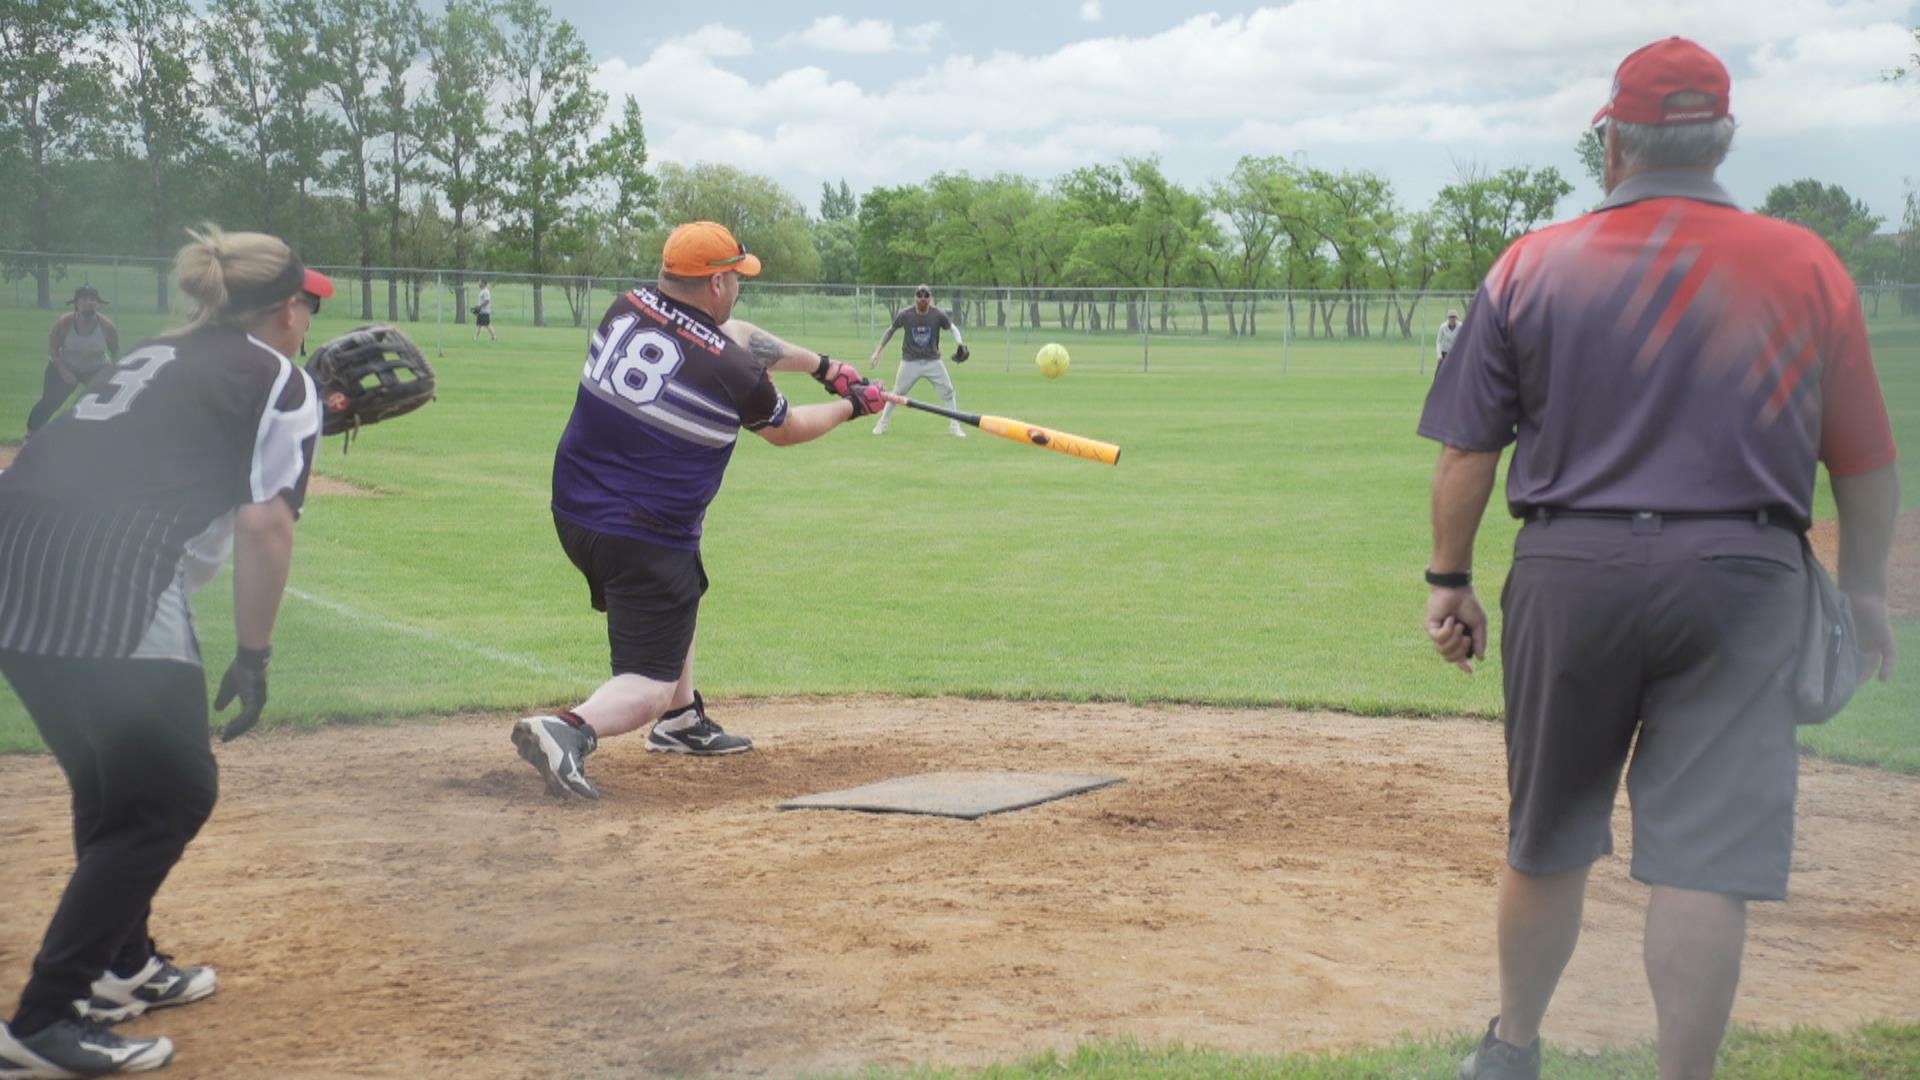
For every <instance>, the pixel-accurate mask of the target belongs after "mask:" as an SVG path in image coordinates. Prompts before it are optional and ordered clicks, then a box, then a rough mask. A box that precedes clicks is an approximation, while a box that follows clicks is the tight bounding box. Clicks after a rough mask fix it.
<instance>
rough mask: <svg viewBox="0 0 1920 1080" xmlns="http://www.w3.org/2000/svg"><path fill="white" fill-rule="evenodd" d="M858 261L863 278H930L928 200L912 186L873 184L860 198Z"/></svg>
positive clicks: (885, 279)
mask: <svg viewBox="0 0 1920 1080" xmlns="http://www.w3.org/2000/svg"><path fill="white" fill-rule="evenodd" d="M858 220H859V222H860V239H859V247H858V251H859V260H860V274H861V277H862V279H863V280H866V281H874V282H901V281H926V280H928V279H930V278H932V277H933V255H934V251H933V245H932V244H931V243H930V242H929V241H928V240H927V228H928V226H930V225H931V224H932V223H933V206H932V200H931V199H930V198H929V197H928V195H927V192H926V190H925V189H924V188H920V187H917V186H913V185H905V184H903V185H901V186H900V187H877V188H874V189H873V190H871V191H869V192H867V195H866V198H864V199H862V200H860V211H859V217H858Z"/></svg>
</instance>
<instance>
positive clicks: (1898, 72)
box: [1884, 26, 1920, 82]
mask: <svg viewBox="0 0 1920 1080" xmlns="http://www.w3.org/2000/svg"><path fill="white" fill-rule="evenodd" d="M1915 72H1920V26H1916V27H1914V28H1913V52H1912V53H1911V54H1910V55H1909V56H1908V57H1907V62H1906V63H1904V64H1902V65H1900V66H1899V67H1897V68H1894V69H1893V70H1891V71H1889V72H1887V73H1886V74H1885V76H1884V78H1885V79H1886V80H1887V81H1888V82H1899V81H1900V80H1901V79H1904V78H1906V77H1907V76H1909V75H1912V74H1914V73H1915Z"/></svg>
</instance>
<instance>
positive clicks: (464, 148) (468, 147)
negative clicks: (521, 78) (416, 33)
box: [420, 0, 506, 324]
mask: <svg viewBox="0 0 1920 1080" xmlns="http://www.w3.org/2000/svg"><path fill="white" fill-rule="evenodd" d="M425 45H426V51H427V70H428V72H429V73H430V74H431V75H432V76H433V87H432V89H431V90H430V91H428V93H427V97H426V100H425V101H424V102H422V103H421V108H420V131H421V145H422V149H423V150H424V151H425V152H426V155H427V157H428V159H430V160H431V161H432V163H433V175H432V177H431V178H432V180H433V181H434V182H435V183H437V184H438V186H439V188H440V190H441V192H442V193H443V194H444V195H445V196H446V200H447V208H448V209H450V210H452V211H453V222H452V226H451V229H450V232H451V234H452V235H451V238H450V239H451V241H452V248H453V268H454V269H455V270H456V271H462V270H466V269H467V268H468V267H470V266H472V265H473V263H472V258H473V237H472V221H471V220H470V219H471V218H474V217H477V216H478V215H480V214H481V213H484V212H485V211H486V209H487V208H488V207H489V206H490V205H491V204H492V203H493V201H494V199H495V198H496V195H497V191H496V189H495V187H494V185H493V183H492V180H491V177H490V176H489V174H488V173H487V171H486V169H485V168H484V165H485V161H486V158H485V150H486V148H487V145H488V142H489V140H491V139H492V137H493V136H494V134H495V128H494V126H493V121H492V119H491V118H490V116H489V113H488V108H487V102H488V100H489V97H490V95H491V94H492V93H493V91H494V89H495V88H496V87H497V86H498V85H499V83H500V78H501V67H502V63H503V59H502V52H503V51H504V49H505V48H506V43H505V42H504V41H503V40H501V38H500V35H499V33H498V32H497V31H496V30H495V29H494V26H493V17H492V13H491V11H490V9H489V8H487V7H486V6H485V3H484V0H482V2H478V3H476V2H473V0H449V2H448V4H447V10H446V13H445V14H444V15H442V16H441V17H440V18H439V19H438V20H437V21H434V22H432V23H431V24H429V25H428V27H427V31H426V34H425ZM453 293H454V304H453V320H454V322H455V323H456V324H464V323H465V322H466V321H467V279H466V275H464V274H461V273H456V274H455V275H454V279H453Z"/></svg>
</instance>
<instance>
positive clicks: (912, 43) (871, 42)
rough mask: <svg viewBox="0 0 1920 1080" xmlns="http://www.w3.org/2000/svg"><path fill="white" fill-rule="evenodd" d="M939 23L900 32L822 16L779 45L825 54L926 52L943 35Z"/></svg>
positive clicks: (882, 23) (884, 24)
mask: <svg viewBox="0 0 1920 1080" xmlns="http://www.w3.org/2000/svg"><path fill="white" fill-rule="evenodd" d="M940 29H941V27H940V24H939V23H937V22H929V23H920V24H918V25H915V26H909V27H907V28H906V30H905V31H897V30H895V29H894V25H893V23H891V22H888V21H887V20H885V19H860V20H857V21H856V20H849V19H848V18H847V17H846V16H844V15H823V16H821V17H819V18H817V19H815V20H813V22H812V24H811V25H809V26H808V27H807V28H806V29H805V30H801V31H799V32H798V33H794V34H789V35H787V36H786V37H784V38H781V39H780V44H782V45H787V46H800V47H804V48H809V49H820V50H822V51H824V52H842V53H855V54H863V55H877V54H880V53H891V52H902V51H905V52H926V51H927V50H928V49H929V48H931V47H932V43H933V39H934V37H935V36H937V35H938V34H939V33H940Z"/></svg>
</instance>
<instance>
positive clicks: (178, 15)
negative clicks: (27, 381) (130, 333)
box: [111, 0, 204, 314]
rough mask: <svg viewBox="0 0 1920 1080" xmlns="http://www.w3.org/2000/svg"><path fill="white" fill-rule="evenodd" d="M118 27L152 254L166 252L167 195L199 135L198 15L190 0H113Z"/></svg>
mask: <svg viewBox="0 0 1920 1080" xmlns="http://www.w3.org/2000/svg"><path fill="white" fill-rule="evenodd" d="M113 7H114V16H115V20H116V22H117V24H118V25H117V26H116V27H115V28H114V33H113V36H112V40H113V44H112V46H111V50H112V52H113V53H114V54H115V59H116V61H117V63H116V67H117V68H118V69H119V71H120V75H121V79H122V80H123V83H124V85H123V86H122V87H121V95H120V96H121V100H122V102H123V103H124V107H125V109H126V113H125V118H126V123H127V124H128V126H129V127H130V128H131V130H132V132H133V135H134V139H135V142H136V144H137V146H138V148H139V150H140V153H141V157H142V164H143V165H144V172H145V174H146V176H145V180H146V182H145V184H144V185H143V186H144V187H145V188H146V197H147V198H146V202H147V230H148V232H147V236H148V239H149V241H150V246H149V248H148V254H150V255H155V256H164V255H166V254H167V250H168V248H169V247H170V246H171V244H172V240H173V235H174V229H175V226H177V225H178V224H179V221H178V220H176V214H175V212H174V209H173V208H174V207H176V206H178V205H179V202H178V200H177V199H175V198H174V197H173V196H172V195H171V194H170V192H169V190H168V189H169V187H170V186H171V185H172V184H175V183H177V182H178V178H177V177H176V176H174V175H173V174H174V173H175V172H176V171H177V170H178V167H179V164H180V162H181V160H182V159H183V158H184V157H185V156H186V155H187V154H188V153H190V152H191V151H192V150H193V148H194V146H195V145H196V144H198V143H199V142H200V140H201V137H202V135H201V129H202V125H201V120H200V106H201V103H202V101H203V98H204V96H203V94H202V92H201V88H200V84H199V82H198V81H197V80H195V79H194V77H193V66H194V64H195V63H196V62H197V61H198V60H199V57H200V45H199V42H200V40H201V37H202V27H201V23H200V17H199V16H198V15H196V14H194V11H193V9H192V8H191V7H189V6H188V5H187V2H186V0H113ZM167 278H168V270H167V268H166V267H165V266H164V265H163V266H161V267H160V268H158V269H157V270H156V271H155V273H154V290H153V291H154V309H155V310H156V311H159V312H161V313H163V314H164V313H165V312H166V310H167V306H168V299H169V293H170V291H171V290H170V289H169V288H168V284H167Z"/></svg>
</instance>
